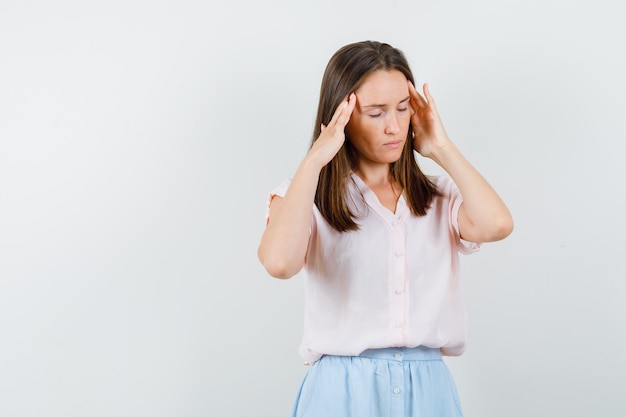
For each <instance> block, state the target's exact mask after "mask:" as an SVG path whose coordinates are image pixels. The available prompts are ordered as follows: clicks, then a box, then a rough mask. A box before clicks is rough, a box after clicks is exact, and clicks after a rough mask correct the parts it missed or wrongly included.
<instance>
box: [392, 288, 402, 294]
mask: <svg viewBox="0 0 626 417" xmlns="http://www.w3.org/2000/svg"><path fill="white" fill-rule="evenodd" d="M394 292H395V293H396V295H400V294H402V293H403V292H404V290H402V289H399V290H395V291H394Z"/></svg>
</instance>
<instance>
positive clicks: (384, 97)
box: [355, 70, 409, 104]
mask: <svg viewBox="0 0 626 417" xmlns="http://www.w3.org/2000/svg"><path fill="white" fill-rule="evenodd" d="M355 93H356V95H357V96H358V98H359V101H361V102H362V103H363V104H385V103H397V102H399V101H402V100H404V99H405V98H406V97H407V96H408V95H409V89H408V85H407V79H406V77H405V76H404V74H402V73H401V72H400V71H398V70H391V71H386V70H378V71H375V72H373V73H371V74H369V75H368V76H367V77H365V79H364V80H363V82H362V83H361V85H360V86H359V88H357V89H356V91H355ZM370 102H372V103H370Z"/></svg>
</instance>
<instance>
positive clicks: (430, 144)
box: [408, 81, 450, 157]
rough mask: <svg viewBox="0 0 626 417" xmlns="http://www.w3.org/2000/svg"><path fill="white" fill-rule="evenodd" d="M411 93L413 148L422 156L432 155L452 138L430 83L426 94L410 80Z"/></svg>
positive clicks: (425, 89)
mask: <svg viewBox="0 0 626 417" xmlns="http://www.w3.org/2000/svg"><path fill="white" fill-rule="evenodd" d="M408 85H409V94H410V95H411V101H410V105H411V125H412V126H413V133H414V138H413V148H414V149H415V150H416V151H418V152H419V153H420V154H421V155H422V156H425V157H432V156H434V155H433V153H436V152H437V151H438V150H441V149H442V148H445V147H446V146H447V145H448V143H449V142H450V139H449V138H448V134H447V133H446V130H445V129H444V127H443V123H442V122H441V118H440V117H439V112H438V111H437V107H436V106H435V99H433V96H432V95H431V94H430V90H429V88H428V84H424V87H423V89H424V96H422V95H421V94H420V93H418V92H417V90H416V89H415V87H414V86H413V84H412V83H411V81H408Z"/></svg>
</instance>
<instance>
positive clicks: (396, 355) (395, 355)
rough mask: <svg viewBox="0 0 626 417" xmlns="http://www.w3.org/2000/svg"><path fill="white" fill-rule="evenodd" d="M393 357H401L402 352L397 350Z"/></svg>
mask: <svg viewBox="0 0 626 417" xmlns="http://www.w3.org/2000/svg"><path fill="white" fill-rule="evenodd" d="M393 357H394V358H396V359H400V358H401V357H402V353H400V352H398V353H394V354H393Z"/></svg>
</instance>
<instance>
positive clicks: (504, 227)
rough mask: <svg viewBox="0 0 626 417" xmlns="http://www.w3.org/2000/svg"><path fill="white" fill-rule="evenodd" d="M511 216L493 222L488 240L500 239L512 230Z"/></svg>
mask: <svg viewBox="0 0 626 417" xmlns="http://www.w3.org/2000/svg"><path fill="white" fill-rule="evenodd" d="M513 227H514V225H513V218H512V217H511V216H505V217H502V218H500V219H498V220H497V221H496V222H494V227H493V230H492V233H491V236H490V239H488V241H491V242H495V241H497V240H502V239H504V238H506V237H507V236H509V235H510V234H511V233H512V232H513Z"/></svg>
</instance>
